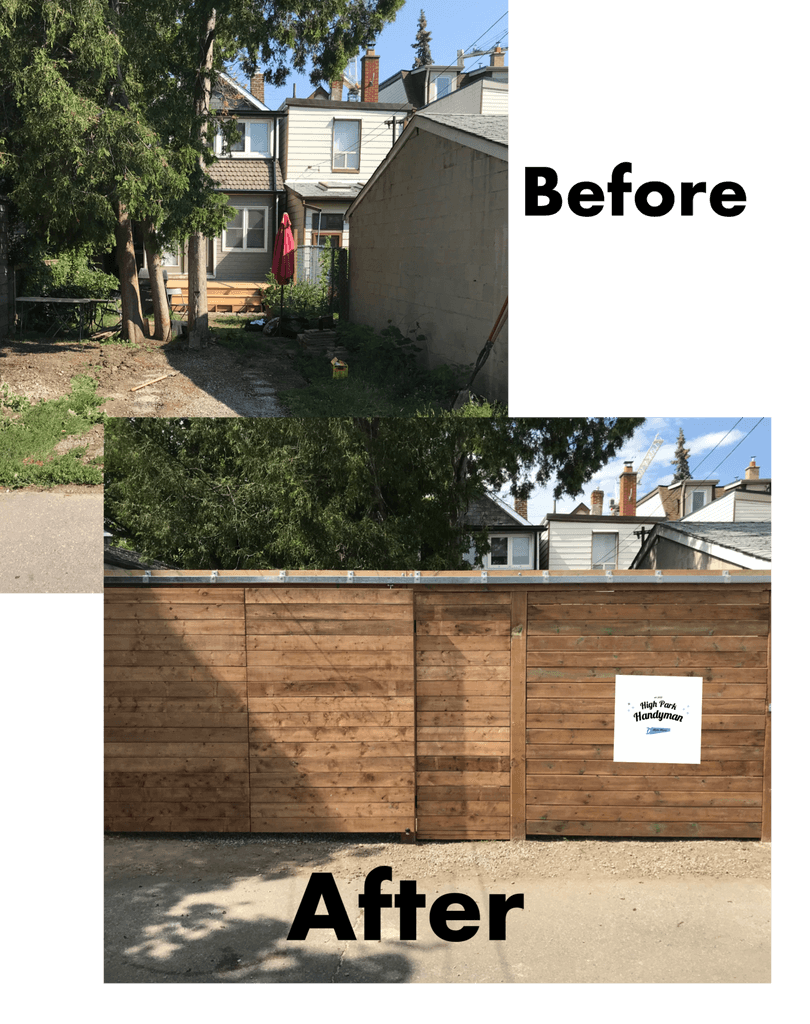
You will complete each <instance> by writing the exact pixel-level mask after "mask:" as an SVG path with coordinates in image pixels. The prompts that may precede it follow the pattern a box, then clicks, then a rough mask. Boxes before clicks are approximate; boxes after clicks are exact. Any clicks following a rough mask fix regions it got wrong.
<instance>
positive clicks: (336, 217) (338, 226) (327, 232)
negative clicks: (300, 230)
mask: <svg viewBox="0 0 810 1024" xmlns="http://www.w3.org/2000/svg"><path fill="white" fill-rule="evenodd" d="M312 244H313V245H334V246H336V247H337V248H338V249H339V248H340V247H341V246H342V245H343V214H342V213H313V215H312Z"/></svg>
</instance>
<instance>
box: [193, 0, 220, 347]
mask: <svg viewBox="0 0 810 1024" xmlns="http://www.w3.org/2000/svg"><path fill="white" fill-rule="evenodd" d="M216 27H217V12H216V9H214V8H212V9H211V10H210V11H209V12H208V15H207V17H206V23H205V26H204V28H203V29H202V31H201V33H200V39H199V43H200V54H199V55H200V63H199V71H198V74H197V82H196V86H195V89H194V113H195V115H196V117H197V118H198V120H199V125H200V129H199V130H200V142H201V143H202V147H205V145H206V143H207V139H208V124H207V118H208V111H209V108H210V106H211V69H212V68H213V66H214V36H215V34H216ZM200 168H201V169H202V171H203V173H205V161H204V160H203V157H202V155H201V156H200ZM206 249H207V246H206V239H205V237H204V236H203V235H201V234H194V235H191V236H190V238H189V240H188V347H189V348H200V347H201V346H202V343H203V342H204V341H206V340H207V338H208V278H207V276H206V263H207V259H206Z"/></svg>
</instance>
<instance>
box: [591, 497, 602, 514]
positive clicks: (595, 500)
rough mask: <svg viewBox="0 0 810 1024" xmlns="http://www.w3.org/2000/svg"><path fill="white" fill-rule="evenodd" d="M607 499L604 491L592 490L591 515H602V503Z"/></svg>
mask: <svg viewBox="0 0 810 1024" xmlns="http://www.w3.org/2000/svg"><path fill="white" fill-rule="evenodd" d="M604 500H605V492H604V491H592V492H591V515H592V516H601V515H602V504H603V502H604Z"/></svg>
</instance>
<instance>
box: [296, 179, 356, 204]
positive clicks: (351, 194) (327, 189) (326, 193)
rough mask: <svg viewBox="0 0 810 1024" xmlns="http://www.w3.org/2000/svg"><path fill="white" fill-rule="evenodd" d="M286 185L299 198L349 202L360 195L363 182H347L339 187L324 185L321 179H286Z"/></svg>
mask: <svg viewBox="0 0 810 1024" xmlns="http://www.w3.org/2000/svg"><path fill="white" fill-rule="evenodd" d="M286 185H287V188H288V189H289V190H290V192H292V193H294V194H295V195H297V196H298V198H299V199H317V200H322V201H324V202H325V201H326V200H328V199H340V200H342V201H343V202H346V200H348V201H349V202H351V201H352V199H354V198H355V197H356V196H358V195H360V189H361V188H362V187H363V182H362V181H355V182H351V183H349V182H347V183H346V184H345V185H341V186H340V188H335V187H334V186H333V185H325V184H324V183H323V182H321V181H288V182H287V183H286Z"/></svg>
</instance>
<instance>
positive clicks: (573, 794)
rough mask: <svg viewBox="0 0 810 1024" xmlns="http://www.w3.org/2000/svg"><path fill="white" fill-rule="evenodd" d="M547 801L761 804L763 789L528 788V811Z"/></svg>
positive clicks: (571, 804)
mask: <svg viewBox="0 0 810 1024" xmlns="http://www.w3.org/2000/svg"><path fill="white" fill-rule="evenodd" d="M546 804H565V805H566V807H579V806H589V807H601V806H616V805H617V804H621V806H622V807H625V808H626V807H634V808H635V807H762V793H759V794H754V793H713V792H707V793H703V792H700V793H696V792H695V791H694V790H683V791H681V790H666V789H661V790H656V791H655V792H653V793H649V792H647V793H642V792H627V791H618V790H612V791H610V792H599V791H596V792H590V791H586V790H578V789H571V790H565V789H560V790H554V791H553V792H551V791H549V790H544V791H543V792H537V791H536V790H529V791H528V792H527V794H526V812H527V813H530V811H531V808H533V807H536V806H544V805H546Z"/></svg>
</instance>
